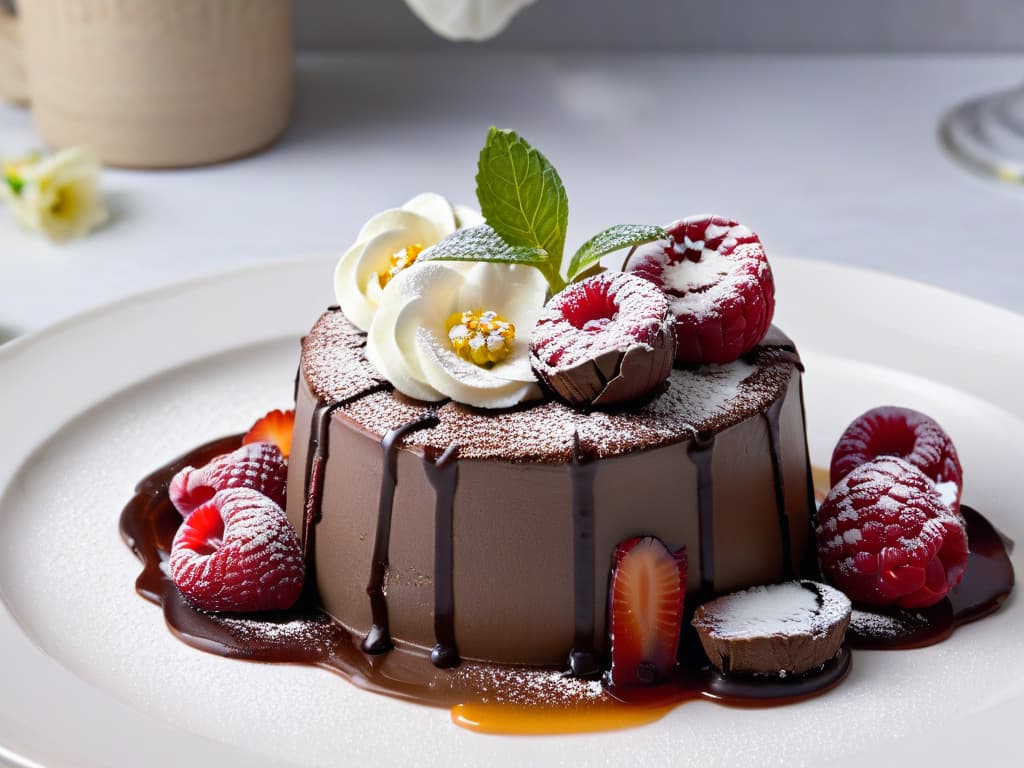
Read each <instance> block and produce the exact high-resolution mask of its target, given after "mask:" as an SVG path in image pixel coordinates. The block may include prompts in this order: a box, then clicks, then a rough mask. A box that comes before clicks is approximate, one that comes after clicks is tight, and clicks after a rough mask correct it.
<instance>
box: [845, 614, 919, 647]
mask: <svg viewBox="0 0 1024 768" xmlns="http://www.w3.org/2000/svg"><path fill="white" fill-rule="evenodd" d="M926 625H927V621H926V619H925V618H924V616H922V615H921V614H920V613H916V612H910V611H902V612H901V613H899V614H890V613H876V612H874V611H869V610H855V611H853V613H852V615H851V616H850V631H851V632H854V633H856V634H857V635H860V636H861V637H870V638H873V639H879V640H886V639H896V638H900V637H905V636H907V635H909V634H911V633H913V632H914V631H916V630H919V629H921V628H922V627H924V626H926Z"/></svg>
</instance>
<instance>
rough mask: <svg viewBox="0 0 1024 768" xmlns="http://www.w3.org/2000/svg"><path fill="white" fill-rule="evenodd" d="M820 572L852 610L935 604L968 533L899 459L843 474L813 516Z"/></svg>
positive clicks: (962, 560)
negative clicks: (855, 605) (859, 606)
mask: <svg viewBox="0 0 1024 768" xmlns="http://www.w3.org/2000/svg"><path fill="white" fill-rule="evenodd" d="M816 534H817V541H818V560H819V562H820V563H821V568H822V572H823V573H824V574H825V576H826V577H827V578H828V580H829V581H831V582H832V584H834V585H835V586H837V587H838V588H839V589H841V590H842V591H843V592H845V593H846V594H847V595H848V596H849V597H850V599H851V600H852V601H853V602H854V603H859V604H863V605H898V606H900V607H902V608H919V607H923V606H927V605H932V604H934V603H937V602H938V601H939V600H941V599H942V598H943V597H945V595H946V593H947V592H949V590H950V589H951V588H953V587H955V586H956V585H957V584H958V583H959V582H960V578H961V577H962V576H963V572H964V568H965V567H966V565H967V552H968V551H967V531H966V530H965V529H964V523H963V520H962V519H961V517H960V516H959V515H958V514H956V513H954V512H953V511H952V509H951V508H950V507H949V505H948V504H946V503H944V502H943V501H942V498H941V497H940V496H939V493H938V491H937V490H936V489H935V484H934V483H933V482H932V481H931V480H930V479H929V478H928V477H926V476H925V475H924V473H923V472H921V470H919V469H918V468H917V467H915V466H913V465H912V464H909V463H908V462H906V461H904V460H903V459H900V458H895V457H881V458H878V459H875V460H873V461H869V462H867V463H865V464H861V465H860V466H859V467H857V468H856V469H854V470H853V471H851V472H850V473H848V474H847V475H846V476H845V477H843V479H842V480H840V481H839V483H838V484H836V485H835V486H834V487H833V488H832V490H831V491H830V492H829V494H828V496H827V497H826V498H825V501H824V502H823V503H822V505H821V508H820V509H819V510H818V527H817V530H816Z"/></svg>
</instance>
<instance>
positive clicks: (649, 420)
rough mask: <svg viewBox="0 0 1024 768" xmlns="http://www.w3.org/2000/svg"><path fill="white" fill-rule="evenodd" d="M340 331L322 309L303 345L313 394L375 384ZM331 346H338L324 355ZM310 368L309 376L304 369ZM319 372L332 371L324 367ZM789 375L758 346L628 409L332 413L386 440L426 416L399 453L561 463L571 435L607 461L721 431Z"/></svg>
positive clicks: (335, 317)
mask: <svg viewBox="0 0 1024 768" xmlns="http://www.w3.org/2000/svg"><path fill="white" fill-rule="evenodd" d="M342 325H347V322H346V321H345V320H344V318H343V317H341V315H340V313H335V312H329V313H327V315H325V316H324V317H323V318H321V320H320V322H318V323H317V325H316V326H314V328H313V330H312V331H311V332H310V335H309V337H307V339H306V341H305V344H304V352H303V371H304V372H306V376H307V378H311V379H312V378H315V379H316V381H317V382H318V384H316V385H314V384H311V387H312V388H313V390H314V392H315V393H317V394H318V395H319V396H323V394H324V392H325V391H328V392H332V393H343V392H353V391H354V392H356V393H357V392H358V391H359V390H358V387H359V386H362V387H364V390H363V391H365V390H367V389H370V388H372V386H374V385H375V384H379V383H380V377H379V376H376V375H375V376H373V377H370V378H368V377H367V376H366V375H365V370H366V369H367V368H370V370H371V371H372V367H370V366H369V363H367V362H366V360H365V357H363V352H362V347H361V346H358V345H357V344H355V343H353V335H352V334H351V333H349V332H346V331H345V329H344V328H342V327H340V326H342ZM332 346H337V347H340V348H341V349H339V350H332V349H331V348H330V347H332ZM310 365H312V366H314V367H315V368H316V370H313V371H309V370H308V369H307V366H310ZM324 367H331V368H333V370H322V368H324ZM795 370H796V365H795V363H794V362H793V360H792V354H791V353H786V352H785V351H784V350H783V349H781V348H779V347H767V346H766V347H758V348H756V349H755V350H754V351H753V353H752V354H751V355H750V356H748V357H747V358H745V359H741V360H737V361H734V362H732V363H729V364H726V365H703V366H698V367H692V368H686V369H675V370H673V371H672V373H671V375H670V377H669V380H668V382H667V388H666V389H665V391H664V392H663V393H662V394H661V395H659V396H657V397H655V398H653V399H651V400H650V401H648V402H647V403H645V404H643V405H641V406H638V407H634V408H631V409H628V410H620V411H592V412H589V413H588V412H585V411H581V410H576V409H574V408H571V407H569V406H567V405H565V404H563V403H561V402H558V401H555V400H541V401H537V402H534V403H528V404H525V405H522V406H519V407H516V408H511V409H504V410H481V409H475V408H472V407H469V406H465V405H460V404H458V403H454V402H447V403H444V404H441V405H437V404H430V403H421V402H419V401H414V400H409V399H407V398H404V397H402V396H401V395H397V394H394V393H390V392H376V393H373V394H369V395H367V396H366V397H362V398H360V399H358V400H356V401H355V402H353V403H351V404H350V405H347V406H345V407H344V408H342V409H340V410H339V411H338V413H337V415H336V416H335V418H350V419H352V420H353V421H355V422H356V423H357V424H358V425H359V426H360V427H361V428H362V429H364V430H367V431H369V432H371V433H374V434H376V435H384V434H386V433H387V432H388V430H390V429H393V428H394V427H395V426H397V425H399V424H402V423H405V422H408V421H412V420H415V419H417V418H420V417H421V416H423V415H424V414H425V413H427V412H433V413H435V414H436V416H437V418H438V424H437V426H436V427H433V428H431V429H423V430H419V431H417V432H415V433H413V434H411V435H409V436H407V437H406V439H405V441H404V443H403V444H404V445H405V446H406V447H410V448H414V449H416V448H419V449H422V450H431V451H441V450H444V449H445V448H447V447H448V446H449V445H452V444H453V443H457V444H458V445H459V456H460V457H461V458H463V459H503V460H506V461H513V462H552V463H562V462H567V461H569V459H570V457H571V455H572V445H573V439H574V435H579V440H580V447H581V449H582V450H583V451H584V453H585V454H587V455H588V456H593V457H595V458H606V457H609V456H616V455H621V454H623V453H628V452H630V451H634V450H640V449H645V448H655V447H659V446H663V445H668V444H671V443H674V442H681V441H684V440H689V439H692V438H693V437H694V436H695V435H697V434H713V433H715V432H718V431H721V430H723V429H726V428H727V427H729V426H732V425H733V424H737V423H739V422H741V421H743V420H745V419H747V418H750V417H751V416H754V415H756V414H758V413H760V412H762V411H763V410H764V409H765V408H767V407H768V405H770V404H771V403H772V402H774V401H775V400H776V399H778V398H780V397H782V396H783V395H784V393H785V391H786V388H787V387H788V385H789V381H790V378H791V377H792V376H793V375H794V372H795ZM348 371H351V372H352V380H351V381H346V374H347V372H348ZM342 382H345V384H344V385H342ZM328 383H329V384H328ZM338 399H341V398H338Z"/></svg>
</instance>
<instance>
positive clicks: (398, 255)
mask: <svg viewBox="0 0 1024 768" xmlns="http://www.w3.org/2000/svg"><path fill="white" fill-rule="evenodd" d="M422 250H423V246H422V245H420V244H419V243H416V244H415V245H407V246H405V248H402V249H401V250H400V251H395V252H394V253H392V254H391V258H389V259H388V267H387V269H385V270H383V271H381V272H378V273H377V281H378V282H379V283H380V287H381V288H383V287H384V286H385V285H387V284H388V283H390V282H391V278H393V277H394V276H395V275H397V274H398V273H399V272H401V271H402V270H403V269H405V268H406V267H410V266H412V265H413V264H414V263H415V262H416V259H418V258H419V256H420V252H421V251H422Z"/></svg>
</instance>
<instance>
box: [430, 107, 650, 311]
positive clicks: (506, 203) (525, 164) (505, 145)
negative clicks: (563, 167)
mask: <svg viewBox="0 0 1024 768" xmlns="http://www.w3.org/2000/svg"><path fill="white" fill-rule="evenodd" d="M476 197H477V200H478V201H479V203H480V212H481V213H482V214H483V216H484V219H486V221H487V223H486V224H484V225H481V226H478V227H472V228H470V229H460V230H457V231H456V232H455V234H453V235H450V236H449V237H447V238H445V239H444V240H442V241H441V242H440V243H438V244H437V245H435V246H433V247H432V248H430V249H429V250H428V251H426V252H424V255H423V257H421V258H426V259H435V260H438V261H491V262H499V263H504V264H528V265H530V266H533V267H536V268H537V269H539V270H540V271H541V273H542V274H543V275H544V277H545V279H546V280H547V282H548V287H549V288H550V290H551V293H552V294H555V293H558V292H559V291H560V290H562V289H563V288H565V286H566V283H567V281H568V282H574V281H577V280H582V279H583V278H585V277H588V276H590V275H592V274H596V273H597V272H599V271H601V265H600V261H601V257H602V256H604V255H606V254H609V253H611V252H612V251H617V250H619V249H621V248H629V247H632V246H636V245H640V244H641V243H649V242H651V241H652V240H659V239H661V238H664V237H667V236H668V235H667V234H666V232H665V230H664V229H662V228H661V227H656V226H652V225H646V224H620V225H618V226H614V227H609V228H608V229H606V230H604V231H603V232H599V233H598V234H596V235H594V236H593V237H592V238H590V239H589V240H588V241H587V242H585V243H584V244H583V245H581V246H580V248H579V249H578V250H577V251H576V253H575V254H574V255H573V257H572V260H571V261H570V262H569V268H568V270H567V276H566V277H563V274H562V260H563V256H564V251H565V233H566V229H567V227H568V223H569V199H568V197H567V195H566V194H565V187H564V186H563V185H562V179H561V177H560V176H559V175H558V171H556V170H555V167H554V166H553V165H552V164H551V163H550V162H549V161H548V159H547V158H546V157H544V155H543V154H542V153H541V152H540V151H539V150H537V149H535V148H534V147H533V146H531V145H530V143H529V142H528V141H527V140H526V139H524V138H523V137H522V136H520V135H519V134H517V133H516V132H515V131H511V130H508V129H499V128H495V127H494V126H491V129H490V130H489V131H488V132H487V141H486V142H485V143H484V147H483V149H481V150H480V159H479V161H478V163H477V174H476Z"/></svg>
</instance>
